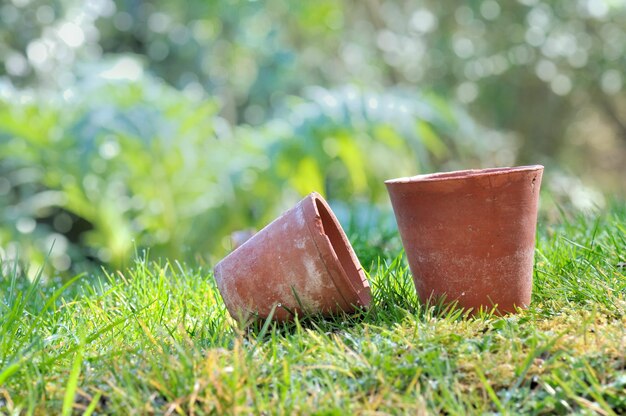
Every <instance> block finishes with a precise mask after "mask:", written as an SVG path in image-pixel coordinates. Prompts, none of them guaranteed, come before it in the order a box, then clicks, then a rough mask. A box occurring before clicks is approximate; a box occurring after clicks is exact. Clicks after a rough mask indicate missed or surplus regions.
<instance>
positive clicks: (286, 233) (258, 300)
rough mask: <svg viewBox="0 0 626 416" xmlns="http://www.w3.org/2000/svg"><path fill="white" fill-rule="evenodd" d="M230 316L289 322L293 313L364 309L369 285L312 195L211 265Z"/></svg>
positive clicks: (333, 223)
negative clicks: (271, 316) (271, 315)
mask: <svg viewBox="0 0 626 416" xmlns="http://www.w3.org/2000/svg"><path fill="white" fill-rule="evenodd" d="M215 280H216V281H217V287H218V288H219V291H220V293H221V295H222V298H223V299H224V303H225V304H226V308H227V309H228V311H229V312H230V314H231V316H232V317H233V318H235V319H237V320H239V321H246V320H248V319H249V318H251V317H254V316H256V317H258V318H260V319H265V318H267V317H268V316H269V315H270V313H271V311H272V309H273V308H274V307H275V306H276V309H275V312H274V315H273V318H274V319H277V320H281V321H284V320H289V319H291V318H292V317H293V314H294V313H298V315H299V316H302V314H303V313H307V314H312V313H321V314H325V315H330V314H333V313H336V312H338V311H345V312H352V311H354V310H355V308H357V307H367V306H368V305H369V303H370V301H371V295H370V287H369V284H368V282H367V279H366V277H365V273H364V272H363V269H362V268H361V265H360V263H359V260H358V259H357V257H356V255H355V254H354V251H353V250H352V247H351V246H350V242H349V241H348V238H347V237H346V235H345V233H344V232H343V230H342V228H341V225H340V224H339V222H338V221H337V218H335V215H334V214H333V213H332V211H331V209H330V207H329V206H328V204H327V203H326V201H324V199H323V198H322V197H321V196H320V195H319V194H317V193H312V194H310V195H308V196H307V197H306V198H304V199H303V200H302V201H300V202H299V203H298V204H297V205H296V206H295V207H293V208H292V209H290V210H289V211H287V212H285V213H284V214H283V215H282V216H280V217H279V218H278V219H276V220H275V221H274V222H272V223H271V224H269V225H268V226H266V227H265V228H264V229H262V230H261V231H259V232H258V233H257V234H255V235H254V236H252V237H251V238H250V239H249V240H247V241H246V242H245V243H243V244H242V245H241V246H240V247H238V248H237V249H235V250H234V251H233V252H232V253H230V254H229V255H228V256H226V257H225V258H224V259H223V260H222V261H220V262H219V263H218V264H217V265H216V266H215Z"/></svg>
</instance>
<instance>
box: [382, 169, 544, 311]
mask: <svg viewBox="0 0 626 416" xmlns="http://www.w3.org/2000/svg"><path fill="white" fill-rule="evenodd" d="M542 174H543V166H539V165H535V166H521V167H513V168H494V169H483V170H464V171H458V172H448V173H435V174H430V175H419V176H414V177H409V178H399V179H392V180H389V181H386V182H385V184H386V185H387V191H388V192H389V195H390V197H391V203H392V206H393V210H394V213H395V216H396V221H397V223H398V228H399V230H400V236H401V238H402V244H403V245H404V249H405V252H406V255H407V258H408V261H409V267H410V269H411V273H412V274H413V280H414V282H415V287H416V289H417V293H418V295H419V297H420V299H421V300H422V301H423V302H425V301H427V300H429V299H431V297H432V298H435V299H436V298H441V297H443V298H445V301H446V302H453V301H457V302H458V304H459V306H461V307H463V308H472V309H473V310H474V311H477V310H478V309H480V308H484V309H488V310H490V309H492V308H494V307H496V312H498V313H501V314H504V313H509V312H513V311H515V307H516V306H517V307H521V308H524V307H527V306H528V305H529V303H530V296H531V289H532V274H533V256H534V251H535V231H536V224H537V205H538V202H539V187H540V185H541V177H542Z"/></svg>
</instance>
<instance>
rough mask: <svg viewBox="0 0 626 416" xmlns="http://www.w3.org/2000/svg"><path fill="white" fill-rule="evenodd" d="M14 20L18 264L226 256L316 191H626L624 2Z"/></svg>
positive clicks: (9, 149)
mask: <svg viewBox="0 0 626 416" xmlns="http://www.w3.org/2000/svg"><path fill="white" fill-rule="evenodd" d="M0 25H1V26H0V58H1V59H0V60H1V61H2V63H3V65H0V250H2V253H0V258H4V259H7V258H9V259H15V258H16V257H17V256H18V255H19V256H20V257H21V258H22V259H24V260H25V261H26V263H27V264H28V265H30V266H31V268H32V269H34V268H36V267H37V266H39V265H42V264H43V263H44V259H45V257H46V256H49V257H50V261H49V262H48V264H49V265H51V267H52V270H57V271H64V270H67V269H68V268H70V267H71V268H73V269H76V268H80V267H81V264H83V263H89V262H94V261H95V262H104V263H110V264H113V265H116V266H119V265H122V264H123V263H124V262H125V261H126V260H127V259H128V258H129V256H130V255H131V254H132V253H133V251H134V250H137V249H142V248H147V247H149V248H150V249H151V250H152V251H153V252H156V254H157V255H165V256H171V257H177V258H182V259H189V260H197V259H203V260H207V259H208V260H209V261H212V260H214V258H215V257H218V256H220V255H222V254H224V253H225V252H227V251H228V249H229V248H230V242H229V238H228V235H229V234H230V232H232V231H234V230H238V229H245V228H248V227H258V226H261V225H263V224H265V223H267V222H268V221H270V220H271V219H272V218H274V216H275V215H277V214H278V213H280V212H281V211H282V210H284V209H286V208H288V207H289V206H291V205H292V204H293V203H294V202H295V201H296V200H297V199H298V198H300V197H301V196H302V195H303V194H306V193H308V192H310V191H312V190H317V191H320V192H322V193H324V194H325V195H326V196H327V197H328V198H329V199H330V200H331V201H335V204H337V201H349V203H350V204H352V205H353V206H365V205H367V204H365V205H363V204H362V203H363V202H366V203H371V202H378V201H381V200H384V198H385V196H384V195H385V191H384V188H383V185H382V181H383V180H384V179H387V178H390V177H397V176H402V175H412V174H416V173H419V172H422V171H432V170H443V169H452V168H460V167H479V166H487V165H506V164H514V163H537V162H544V163H546V162H549V161H554V162H559V163H560V164H561V165H562V166H564V167H565V168H566V169H567V168H569V169H570V170H574V171H576V172H577V173H579V174H583V173H585V172H587V171H590V170H591V171H593V172H595V174H597V175H598V178H600V180H601V181H602V182H603V183H605V184H607V186H608V188H609V189H621V188H620V187H622V188H623V186H624V184H623V180H622V179H620V178H623V176H620V174H626V171H625V169H626V168H625V167H624V166H626V156H624V155H626V118H625V117H624V114H626V103H625V102H624V101H625V99H624V95H623V94H622V92H623V83H624V79H623V77H624V73H623V68H624V67H625V64H626V58H625V57H626V29H625V28H626V5H625V4H624V3H623V2H621V1H616V0H579V1H570V0H553V1H540V0H518V1H516V2H506V3H505V2H502V1H500V2H498V1H496V0H482V1H471V2H463V3H458V2H448V1H444V2H437V1H433V0H424V1H415V0H401V1H393V2H392V1H379V0H366V1H354V0H352V1H349V0H344V1H331V0H318V1H315V2H313V1H300V2H290V1H288V0H267V1H237V0H228V1H227V0H224V1H204V0H192V1H186V2H179V1H165V0H155V1H143V0H142V1H140V0H116V1H113V0H86V1H76V0H55V1H47V0H10V1H5V2H3V3H2V5H0ZM321 86H323V87H321ZM463 105H464V106H466V107H467V108H468V109H469V110H468V111H466V110H464V109H463V108H462V107H461V106H463ZM468 112H469V114H468ZM470 114H471V116H470ZM474 119H478V120H479V123H480V124H482V125H488V126H492V127H494V128H496V129H498V130H494V129H487V128H484V127H481V126H480V125H479V124H478V123H476V122H475V121H474ZM598 132H599V133H598ZM593 157H595V159H594V158H593ZM553 177H554V178H556V179H555V183H556V182H558V183H557V185H555V186H561V187H562V188H563V189H565V192H567V193H569V194H571V196H572V199H575V200H579V201H585V200H586V201H589V200H590V199H593V198H596V197H595V196H594V195H595V194H588V193H587V194H585V192H586V191H585V188H584V187H583V186H582V185H581V184H580V183H578V182H576V181H575V180H572V179H571V178H568V177H566V176H563V175H561V176H558V175H555V176H553ZM559 181H560V182H559ZM559 184H560V185H559ZM611 187H612V188H611ZM573 190H575V192H574V191H573ZM589 195H591V197H590V196H589ZM597 200H598V198H596V199H595V200H594V201H596V202H597ZM361 210H362V209H361ZM346 212H348V210H346ZM354 215H356V216H358V213H356V214H355V213H354V212H353V214H352V215H349V214H346V215H345V216H344V217H345V218H347V219H351V217H352V216H354ZM371 226H372V227H374V228H375V227H376V226H375V225H371ZM5 263H6V262H5ZM6 264H8V263H6Z"/></svg>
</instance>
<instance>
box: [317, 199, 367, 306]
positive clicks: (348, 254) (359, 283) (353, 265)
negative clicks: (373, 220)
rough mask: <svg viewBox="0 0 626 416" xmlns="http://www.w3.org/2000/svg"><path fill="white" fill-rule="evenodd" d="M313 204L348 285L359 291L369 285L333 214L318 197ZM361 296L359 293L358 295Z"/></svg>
mask: <svg viewBox="0 0 626 416" xmlns="http://www.w3.org/2000/svg"><path fill="white" fill-rule="evenodd" d="M315 206H316V208H317V212H319V214H320V218H321V219H322V231H323V232H324V234H325V235H326V236H327V237H328V239H329V240H330V246H331V248H332V249H333V251H334V252H335V254H336V255H337V258H338V259H339V263H340V264H341V268H342V269H343V270H344V272H345V274H346V276H347V277H348V280H349V282H350V285H351V286H352V287H353V288H355V289H357V292H359V293H360V290H359V289H360V288H364V287H369V284H368V283H367V280H366V278H365V275H364V274H363V273H362V272H361V269H360V268H357V266H359V267H360V263H359V260H358V258H357V257H356V254H354V252H353V251H352V248H351V247H350V246H349V243H348V238H347V237H346V235H345V234H344V232H343V229H342V228H341V225H340V224H339V221H337V218H335V215H334V214H333V213H332V212H331V211H330V210H329V208H328V207H327V206H326V205H325V204H324V203H323V202H322V201H320V200H319V199H317V198H315ZM359 297H361V295H359Z"/></svg>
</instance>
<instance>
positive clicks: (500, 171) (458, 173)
mask: <svg viewBox="0 0 626 416" xmlns="http://www.w3.org/2000/svg"><path fill="white" fill-rule="evenodd" d="M543 168H544V167H543V165H526V166H513V167H500V168H486V169H465V170H455V171H450V172H437V173H426V174H421V175H415V176H405V177H401V178H395V179H388V180H386V181H385V185H397V184H408V183H415V182H445V181H462V180H466V179H470V178H475V177H483V176H499V175H507V174H510V173H516V172H534V171H541V170H543Z"/></svg>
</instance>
